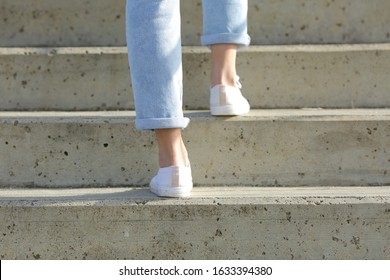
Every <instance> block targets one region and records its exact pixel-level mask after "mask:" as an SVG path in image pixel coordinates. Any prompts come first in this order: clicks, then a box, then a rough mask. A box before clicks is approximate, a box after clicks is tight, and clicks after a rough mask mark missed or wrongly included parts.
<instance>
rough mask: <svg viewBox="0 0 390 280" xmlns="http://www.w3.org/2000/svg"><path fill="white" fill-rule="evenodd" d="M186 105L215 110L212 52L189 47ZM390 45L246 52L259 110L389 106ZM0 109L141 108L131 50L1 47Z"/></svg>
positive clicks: (246, 77)
mask: <svg viewBox="0 0 390 280" xmlns="http://www.w3.org/2000/svg"><path fill="white" fill-rule="evenodd" d="M183 53H184V55H183V71H184V106H185V108H186V109H208V108H209V104H208V102H209V68H210V61H209V56H210V54H209V51H208V50H207V49H206V48H201V47H185V48H183ZM389 54H390V44H373V45H310V46H309V45H305V46H263V47H259V46H257V47H250V48H247V49H244V50H242V51H241V52H240V53H239V56H238V73H239V75H240V76H241V78H242V83H243V86H244V87H243V93H244V94H245V96H246V97H247V98H248V99H249V100H250V102H251V105H252V108H301V107H324V108H359V107H360V108H361V107H366V108H367V107H371V108H372V107H374V108H375V107H389V106H390V83H389V80H388V77H389V76H390V68H389V67H388V66H389V65H390V55H389ZM0 74H1V75H0V92H1V93H2V94H1V95H0V109H1V110H116V109H118V110H124V109H125V110H129V109H133V108H134V104H133V97H132V91H131V82H130V73H129V69H128V62H127V51H126V48H107V47H106V48H95V47H90V48H56V49H52V48H0Z"/></svg>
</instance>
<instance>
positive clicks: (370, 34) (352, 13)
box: [0, 0, 390, 46]
mask: <svg viewBox="0 0 390 280" xmlns="http://www.w3.org/2000/svg"><path fill="white" fill-rule="evenodd" d="M181 5H182V11H183V15H182V25H183V44H184V45H199V37H200V34H201V32H202V16H201V1H200V0H196V1H194V0H183V1H181ZM124 10H125V1H124V0H95V1H89V0H81V1H80V0H68V1H51V0H37V1H33V2H32V1H30V2H26V1H24V0H2V1H1V3H0V30H1V31H2V32H1V34H0V46H123V45H125V11H124ZM248 19H249V33H250V35H251V37H252V42H253V44H297V43H369V42H376V43H378V42H390V29H389V26H390V3H389V1H386V0H372V1H366V0H338V1H330V0H316V1H311V0H290V1H284V0H250V1H249V15H248Z"/></svg>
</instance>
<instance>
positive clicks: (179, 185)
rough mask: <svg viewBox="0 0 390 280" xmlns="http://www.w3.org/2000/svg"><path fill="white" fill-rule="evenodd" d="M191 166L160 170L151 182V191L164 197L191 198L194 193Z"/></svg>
mask: <svg viewBox="0 0 390 280" xmlns="http://www.w3.org/2000/svg"><path fill="white" fill-rule="evenodd" d="M192 185H193V184H192V175H191V166H190V165H189V164H188V166H170V167H164V168H160V169H159V170H158V172H157V175H156V176H155V177H154V178H153V179H152V180H151V182H150V191H151V192H152V193H154V194H156V195H158V196H164V197H189V196H190V195H191V191H192Z"/></svg>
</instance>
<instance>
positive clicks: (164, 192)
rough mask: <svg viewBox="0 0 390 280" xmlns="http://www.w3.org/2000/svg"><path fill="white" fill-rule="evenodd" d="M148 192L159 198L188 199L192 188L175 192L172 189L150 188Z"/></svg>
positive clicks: (175, 190)
mask: <svg viewBox="0 0 390 280" xmlns="http://www.w3.org/2000/svg"><path fill="white" fill-rule="evenodd" d="M150 191H151V192H152V193H154V194H155V195H157V196H160V197H175V198H188V197H190V196H191V191H192V187H191V188H190V189H188V188H186V189H185V190H183V189H182V190H177V189H176V188H175V189H173V188H172V187H152V186H151V187H150Z"/></svg>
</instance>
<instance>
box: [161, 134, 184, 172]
mask: <svg viewBox="0 0 390 280" xmlns="http://www.w3.org/2000/svg"><path fill="white" fill-rule="evenodd" d="M156 138H157V143H158V150H159V165H160V167H169V166H186V165H187V164H188V154H187V150H186V148H185V146H184V143H183V139H182V137H181V130H180V129H158V130H156Z"/></svg>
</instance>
